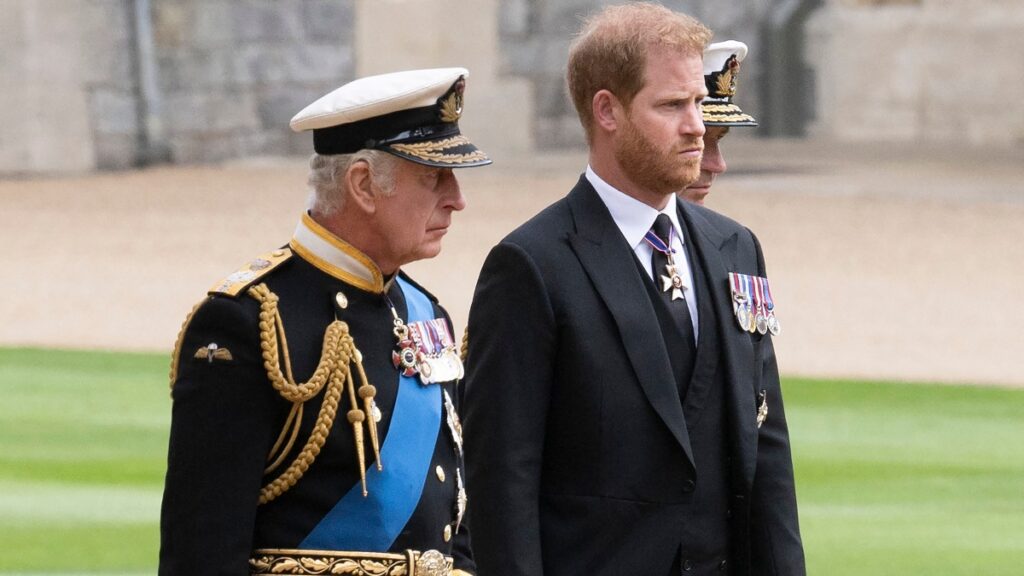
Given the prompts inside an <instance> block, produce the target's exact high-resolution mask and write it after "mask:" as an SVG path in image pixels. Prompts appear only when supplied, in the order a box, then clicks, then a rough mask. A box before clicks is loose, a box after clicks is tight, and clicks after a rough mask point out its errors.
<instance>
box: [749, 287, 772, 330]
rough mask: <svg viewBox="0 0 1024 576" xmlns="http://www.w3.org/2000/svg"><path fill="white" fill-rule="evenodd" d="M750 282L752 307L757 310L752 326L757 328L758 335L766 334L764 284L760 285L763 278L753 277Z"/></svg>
mask: <svg viewBox="0 0 1024 576" xmlns="http://www.w3.org/2000/svg"><path fill="white" fill-rule="evenodd" d="M751 280H752V281H753V283H754V307H755V309H756V310H757V314H756V315H755V316H754V325H755V327H756V328H757V331H758V333H760V334H762V335H763V334H767V333H768V317H767V316H766V315H765V308H764V284H762V282H761V281H762V280H763V278H760V277H753V278H751Z"/></svg>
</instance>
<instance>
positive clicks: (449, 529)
mask: <svg viewBox="0 0 1024 576" xmlns="http://www.w3.org/2000/svg"><path fill="white" fill-rule="evenodd" d="M451 539H452V525H451V524H448V525H446V526H445V527H444V541H445V542H448V541H450V540H451Z"/></svg>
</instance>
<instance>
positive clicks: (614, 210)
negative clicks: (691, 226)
mask: <svg viewBox="0 0 1024 576" xmlns="http://www.w3.org/2000/svg"><path fill="white" fill-rule="evenodd" d="M585 174H586V177H587V180H588V181H589V182H590V184H591V186H593V187H594V190H596V191H597V195H598V196H600V197H601V201H602V202H604V205H605V206H607V207H608V212H610V213H611V215H612V220H614V221H615V224H616V225H617V226H618V227H619V230H620V231H621V232H622V236H623V237H625V238H626V242H627V243H629V247H630V248H633V249H636V248H637V246H639V245H640V243H641V242H643V241H644V235H645V234H647V231H648V230H650V229H651V226H653V225H654V220H655V219H657V217H658V214H665V215H666V216H668V217H669V219H670V220H671V221H672V227H673V228H675V232H676V239H677V240H678V241H679V243H680V244H682V243H683V235H682V234H680V230H682V227H681V226H679V214H678V211H677V210H676V199H675V198H672V200H670V201H669V203H668V204H667V205H666V206H665V208H664V209H663V210H660V211H659V210H655V209H654V208H652V207H650V206H648V205H647V204H644V203H643V202H641V201H639V200H637V199H636V198H633V197H632V196H629V195H628V194H626V193H625V192H621V191H619V190H617V189H616V188H614V187H613V186H612V185H611V184H609V183H607V182H605V181H604V180H602V179H601V177H600V176H598V175H597V173H596V172H594V170H593V168H591V167H590V166H589V165H587V171H586V173H585Z"/></svg>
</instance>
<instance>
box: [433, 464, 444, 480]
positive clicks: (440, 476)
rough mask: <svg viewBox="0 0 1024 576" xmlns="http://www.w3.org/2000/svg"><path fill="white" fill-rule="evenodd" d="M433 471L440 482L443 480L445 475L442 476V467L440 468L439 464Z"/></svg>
mask: <svg viewBox="0 0 1024 576" xmlns="http://www.w3.org/2000/svg"><path fill="white" fill-rule="evenodd" d="M434 473H435V474H437V479H438V480H440V481H441V482H444V478H445V476H444V468H441V467H440V466H438V467H437V468H434Z"/></svg>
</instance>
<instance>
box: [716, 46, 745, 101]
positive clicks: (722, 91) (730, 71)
mask: <svg viewBox="0 0 1024 576" xmlns="http://www.w3.org/2000/svg"><path fill="white" fill-rule="evenodd" d="M723 68H724V70H723V71H722V74H721V75H719V77H718V81H717V83H716V84H715V88H717V91H718V94H719V95H721V96H735V95H736V73H737V72H739V71H740V62H739V60H737V59H736V55H735V54H733V55H732V56H729V60H727V61H726V62H725V66H724V67H723Z"/></svg>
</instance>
